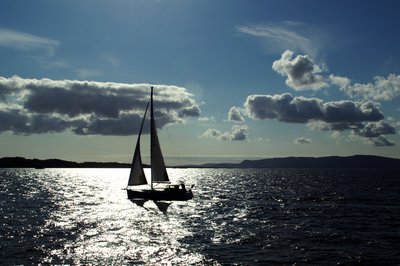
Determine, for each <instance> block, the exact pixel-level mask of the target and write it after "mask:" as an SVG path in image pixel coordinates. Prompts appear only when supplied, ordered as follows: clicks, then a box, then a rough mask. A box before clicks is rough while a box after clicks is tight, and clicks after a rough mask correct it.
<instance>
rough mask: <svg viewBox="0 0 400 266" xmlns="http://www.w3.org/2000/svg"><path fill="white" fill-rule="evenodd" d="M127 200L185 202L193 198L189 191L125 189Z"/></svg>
mask: <svg viewBox="0 0 400 266" xmlns="http://www.w3.org/2000/svg"><path fill="white" fill-rule="evenodd" d="M126 191H127V193H128V199H146V200H156V201H157V200H165V201H186V200H190V199H192V198H193V193H192V191H191V190H183V189H164V190H155V189H153V190H151V189H143V190H135V189H127V190H126Z"/></svg>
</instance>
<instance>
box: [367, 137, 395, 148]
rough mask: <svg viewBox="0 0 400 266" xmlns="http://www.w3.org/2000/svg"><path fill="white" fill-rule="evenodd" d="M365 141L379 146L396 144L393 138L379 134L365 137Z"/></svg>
mask: <svg viewBox="0 0 400 266" xmlns="http://www.w3.org/2000/svg"><path fill="white" fill-rule="evenodd" d="M365 142H366V143H368V144H371V145H374V146H377V147H384V146H395V143H394V142H393V141H392V140H390V139H388V138H386V137H384V136H379V137H377V138H367V139H365Z"/></svg>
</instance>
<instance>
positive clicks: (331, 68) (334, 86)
mask: <svg viewBox="0 0 400 266" xmlns="http://www.w3.org/2000/svg"><path fill="white" fill-rule="evenodd" d="M399 8H400V3H399V2H398V1H391V0H388V1H384V2H382V1H344V0H339V1H317V0H315V1H314V0H309V1H295V0H292V1H288V0H280V1H268V0H265V1H264V0H263V1H261V0H260V1H257V0H254V1H247V0H234V1H231V0H219V1H213V0H203V1H194V0H171V1H167V0H116V1H105V0H85V1H66V0H65V1H64V0H57V1H53V0H37V1H22V0H4V1H1V2H0V61H1V64H0V157H6V156H7V157H9V156H23V157H27V158H39V159H47V158H60V159H65V160H73V161H116V162H129V161H130V160H131V158H132V154H133V149H134V145H135V143H136V138H137V132H138V130H139V127H140V122H141V119H142V116H143V113H144V110H145V107H146V104H147V102H148V100H149V95H150V87H151V86H154V88H155V96H154V101H155V108H156V110H155V111H156V113H155V116H156V120H157V122H156V123H157V127H158V135H159V138H160V143H161V146H162V150H163V153H164V156H165V157H166V163H167V164H169V165H176V164H186V163H205V162H234V161H240V160H242V159H252V158H272V157H288V156H312V157H319V156H331V155H338V156H349V155H354V154H370V155H379V156H388V157H393V158H400V153H399V151H400V150H399V145H400V136H399V130H400V50H399V47H400V35H399V34H398V29H399V27H400V21H399V18H398V10H400V9H399ZM148 131H149V129H148V127H145V128H144V136H142V138H141V139H142V155H143V157H144V161H145V162H146V160H148V157H149V151H148V149H147V148H146V147H148V146H149V140H148V138H147V137H148Z"/></svg>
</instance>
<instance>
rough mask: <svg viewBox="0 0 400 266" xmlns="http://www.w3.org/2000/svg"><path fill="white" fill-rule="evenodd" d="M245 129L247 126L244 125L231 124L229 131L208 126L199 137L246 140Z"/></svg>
mask: <svg viewBox="0 0 400 266" xmlns="http://www.w3.org/2000/svg"><path fill="white" fill-rule="evenodd" d="M247 130H248V128H247V126H246V125H233V127H232V129H231V131H224V132H221V131H219V130H217V129H213V128H209V129H207V130H206V131H205V132H204V133H203V134H202V135H201V137H207V138H214V139H217V140H233V141H236V140H246V136H247Z"/></svg>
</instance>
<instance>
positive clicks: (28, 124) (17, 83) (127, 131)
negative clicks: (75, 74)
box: [0, 76, 200, 135]
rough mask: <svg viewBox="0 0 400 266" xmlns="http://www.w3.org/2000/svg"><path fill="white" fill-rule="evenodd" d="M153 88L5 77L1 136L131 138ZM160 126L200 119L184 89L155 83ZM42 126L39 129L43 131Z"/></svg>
mask: <svg viewBox="0 0 400 266" xmlns="http://www.w3.org/2000/svg"><path fill="white" fill-rule="evenodd" d="M150 86H151V85H150V84H125V83H115V82H95V81H76V80H51V79H23V78H20V77H18V76H13V77H11V78H4V77H0V96H1V98H0V99H2V100H3V103H2V104H1V105H0V117H1V121H2V126H1V128H0V133H1V132H3V131H10V132H12V133H15V134H31V133H46V132H61V131H65V130H72V131H73V132H74V133H76V134H102V135H131V134H134V133H135V132H136V131H137V129H138V128H139V125H140V122H141V119H142V115H143V112H144V109H145V107H146V104H147V102H148V101H149V94H150ZM154 87H155V92H154V93H155V96H154V101H155V105H156V107H157V110H156V111H155V116H156V119H157V120H158V123H157V126H159V127H163V126H164V125H166V124H174V123H182V122H183V121H184V120H183V119H184V118H185V117H188V116H189V117H190V116H191V117H196V118H197V117H198V116H199V115H200V109H199V107H198V104H197V103H196V101H195V100H194V99H193V95H192V94H190V93H189V92H187V91H186V89H185V88H182V87H177V86H172V85H154ZM39 125H40V127H39Z"/></svg>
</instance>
